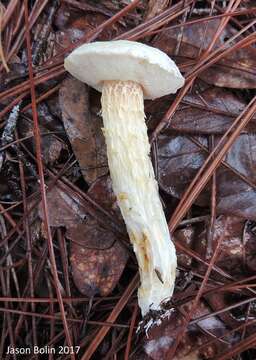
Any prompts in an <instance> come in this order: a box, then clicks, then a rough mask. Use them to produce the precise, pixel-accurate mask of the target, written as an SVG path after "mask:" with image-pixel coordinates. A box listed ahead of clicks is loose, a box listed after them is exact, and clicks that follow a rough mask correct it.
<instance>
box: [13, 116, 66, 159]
mask: <svg viewBox="0 0 256 360" xmlns="http://www.w3.org/2000/svg"><path fill="white" fill-rule="evenodd" d="M39 118H40V115H39ZM44 120H45V119H44ZM18 130H19V134H20V136H21V137H26V136H31V138H30V139H28V140H26V143H28V144H30V145H31V146H32V147H33V150H34V153H35V143H34V141H33V136H34V133H33V123H32V121H28V120H26V119H25V118H20V119H19V121H18ZM40 132H41V133H42V134H43V135H42V137H41V141H42V158H43V160H44V163H45V164H48V165H52V164H54V163H55V162H56V161H57V160H58V159H59V157H60V155H61V153H62V151H66V150H67V145H66V144H65V143H64V142H63V141H62V140H61V139H60V138H59V137H57V136H56V135H54V134H52V133H50V132H49V131H48V130H47V128H46V127H42V126H40Z"/></svg>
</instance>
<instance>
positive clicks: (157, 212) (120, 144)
mask: <svg viewBox="0 0 256 360" xmlns="http://www.w3.org/2000/svg"><path fill="white" fill-rule="evenodd" d="M101 103H102V116H103V123H104V129H103V131H104V135H105V138H106V144H107V155H108V163H109V169H110V175H111V178H112V183H113V190H114V193H115V195H116V197H117V201H118V204H119V207H120V209H121V212H122V215H123V218H124V221H125V224H126V227H127V231H128V234H129V237H130V240H131V242H132V244H133V248H134V251H135V254H136V257H137V260H138V264H139V271H140V280H141V286H140V288H139V290H138V301H139V306H140V309H141V312H142V315H145V314H146V313H147V312H148V311H149V310H151V309H152V310H160V309H161V303H163V302H164V301H166V300H169V298H170V297H171V296H172V293H173V288H174V282H175V272H176V264H177V259H176V253H175V248H174V245H173V243H172V242H171V239H170V234H169V229H168V226H167V223H166V219H165V215H164V212H163V208H162V204H161V201H160V198H159V193H158V185H157V181H156V180H155V176H154V171H153V167H152V163H151V160H150V157H149V153H150V145H149V141H148V136H147V127H146V123H145V114H144V103H143V90H142V87H141V86H140V85H139V84H138V83H136V82H134V81H105V82H104V84H103V89H102V98H101Z"/></svg>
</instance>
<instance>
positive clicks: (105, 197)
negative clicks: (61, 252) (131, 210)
mask: <svg viewBox="0 0 256 360" xmlns="http://www.w3.org/2000/svg"><path fill="white" fill-rule="evenodd" d="M88 194H89V195H90V197H91V198H92V199H94V200H95V201H97V203H98V204H99V205H102V206H103V207H104V209H106V210H107V211H109V213H112V214H113V215H114V216H115V217H116V218H119V219H120V220H121V214H120V212H119V209H118V207H117V204H116V199H115V196H114V194H113V193H112V188H111V180H110V178H108V177H103V178H101V179H99V180H98V181H97V182H96V183H94V184H93V185H92V187H91V188H90V190H89V193H88ZM47 203H48V211H49V219H50V226H55V227H60V226H62V227H65V228H66V230H67V231H66V237H67V238H69V239H70V240H71V247H70V262H71V266H72V275H73V280H74V283H75V284H76V286H77V288H78V289H79V291H80V292H81V293H83V294H84V295H86V296H93V295H95V294H100V295H102V296H106V295H108V294H109V293H110V292H111V291H112V290H113V288H114V287H115V286H116V284H117V282H118V281H119V278H120V276H121V275H122V272H123V270H124V267H125V265H126V262H127V259H128V252H127V250H126V249H125V248H124V246H123V245H122V244H121V243H120V241H119V239H120V235H118V234H117V233H116V232H115V231H114V230H111V229H110V228H109V227H106V226H103V224H102V222H100V221H99V220H98V218H96V217H94V216H92V215H90V214H89V212H88V211H87V210H86V206H85V204H82V203H81V199H80V198H79V197H78V196H77V195H76V194H74V193H72V194H68V193H67V192H65V191H63V190H62V189H60V188H59V187H57V186H55V187H54V188H53V189H52V190H51V191H49V193H48V194H47ZM39 214H40V217H41V218H42V219H43V212H42V209H41V207H40V210H39Z"/></svg>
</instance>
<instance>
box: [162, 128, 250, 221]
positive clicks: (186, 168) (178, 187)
mask: <svg viewBox="0 0 256 360" xmlns="http://www.w3.org/2000/svg"><path fill="white" fill-rule="evenodd" d="M194 138H196V139H197V141H198V142H199V143H201V144H202V145H204V146H205V147H206V148H207V147H208V140H207V138H206V137H203V136H201V137H199V136H197V137H195V136H194ZM217 141H218V139H217V137H216V143H217ZM255 149H256V136H255V135H254V134H243V135H241V136H239V137H238V138H237V140H236V142H235V143H234V145H233V146H232V148H231V149H230V151H229V152H228V153H227V156H226V158H225V161H226V162H227V163H228V164H229V165H230V166H231V167H232V168H234V169H235V170H237V171H238V172H240V173H241V174H243V175H244V176H245V177H246V178H247V179H248V180H249V179H250V180H251V182H253V183H254V184H256V175H255V171H254V168H255V166H256V151H255ZM206 157H207V153H206V152H205V151H204V150H201V148H199V147H198V145H196V144H194V143H193V142H192V140H190V139H189V138H188V137H187V136H181V135H171V134H170V133H168V131H167V132H165V133H164V134H161V135H160V136H159V139H158V169H159V184H160V186H161V188H162V189H163V190H165V191H166V192H167V193H168V194H170V195H172V196H174V197H176V198H180V197H181V196H182V194H183V193H184V191H185V189H186V188H187V187H188V185H189V184H190V182H191V181H192V180H193V178H194V177H195V175H196V174H197V172H198V171H199V169H200V168H201V167H202V165H203V163H204V161H205V159H206ZM209 199H210V188H209V185H208V186H206V188H205V189H204V191H203V192H202V193H201V194H200V196H199V197H198V198H197V199H196V201H195V203H196V204H198V205H200V206H206V207H208V206H209ZM216 201H217V212H218V214H229V215H230V214H233V215H236V216H239V217H243V218H244V219H251V220H255V219H256V206H255V204H256V190H255V189H254V188H252V187H251V186H250V185H248V183H246V182H245V181H244V180H242V179H241V178H240V177H238V175H236V174H234V173H233V172H231V170H229V169H227V168H226V167H224V166H220V167H219V169H218V171H217V199H216Z"/></svg>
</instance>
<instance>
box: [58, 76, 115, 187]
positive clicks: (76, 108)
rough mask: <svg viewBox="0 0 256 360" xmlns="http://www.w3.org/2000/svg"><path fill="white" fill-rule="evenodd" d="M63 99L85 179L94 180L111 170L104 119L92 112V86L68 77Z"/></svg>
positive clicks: (66, 122)
mask: <svg viewBox="0 0 256 360" xmlns="http://www.w3.org/2000/svg"><path fill="white" fill-rule="evenodd" d="M59 101H60V106H61V109H62V119H63V124H64V127H65V130H66V132H67V135H68V137H69V141H70V143H71V145H72V149H73V151H74V154H75V156H76V158H77V160H78V162H79V165H80V168H81V171H82V174H83V176H84V179H85V180H86V182H87V183H88V184H91V183H92V182H93V181H95V180H96V179H97V178H98V177H100V176H102V175H105V174H106V173H107V172H108V167H107V156H106V146H105V140H104V136H103V133H102V130H101V127H102V121H101V119H100V118H99V117H97V116H93V115H91V113H90V110H89V91H88V87H87V86H86V85H85V84H83V83H82V82H81V81H78V80H76V79H74V78H72V77H67V78H66V79H65V80H64V81H63V83H62V86H61V89H60V93H59Z"/></svg>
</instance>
